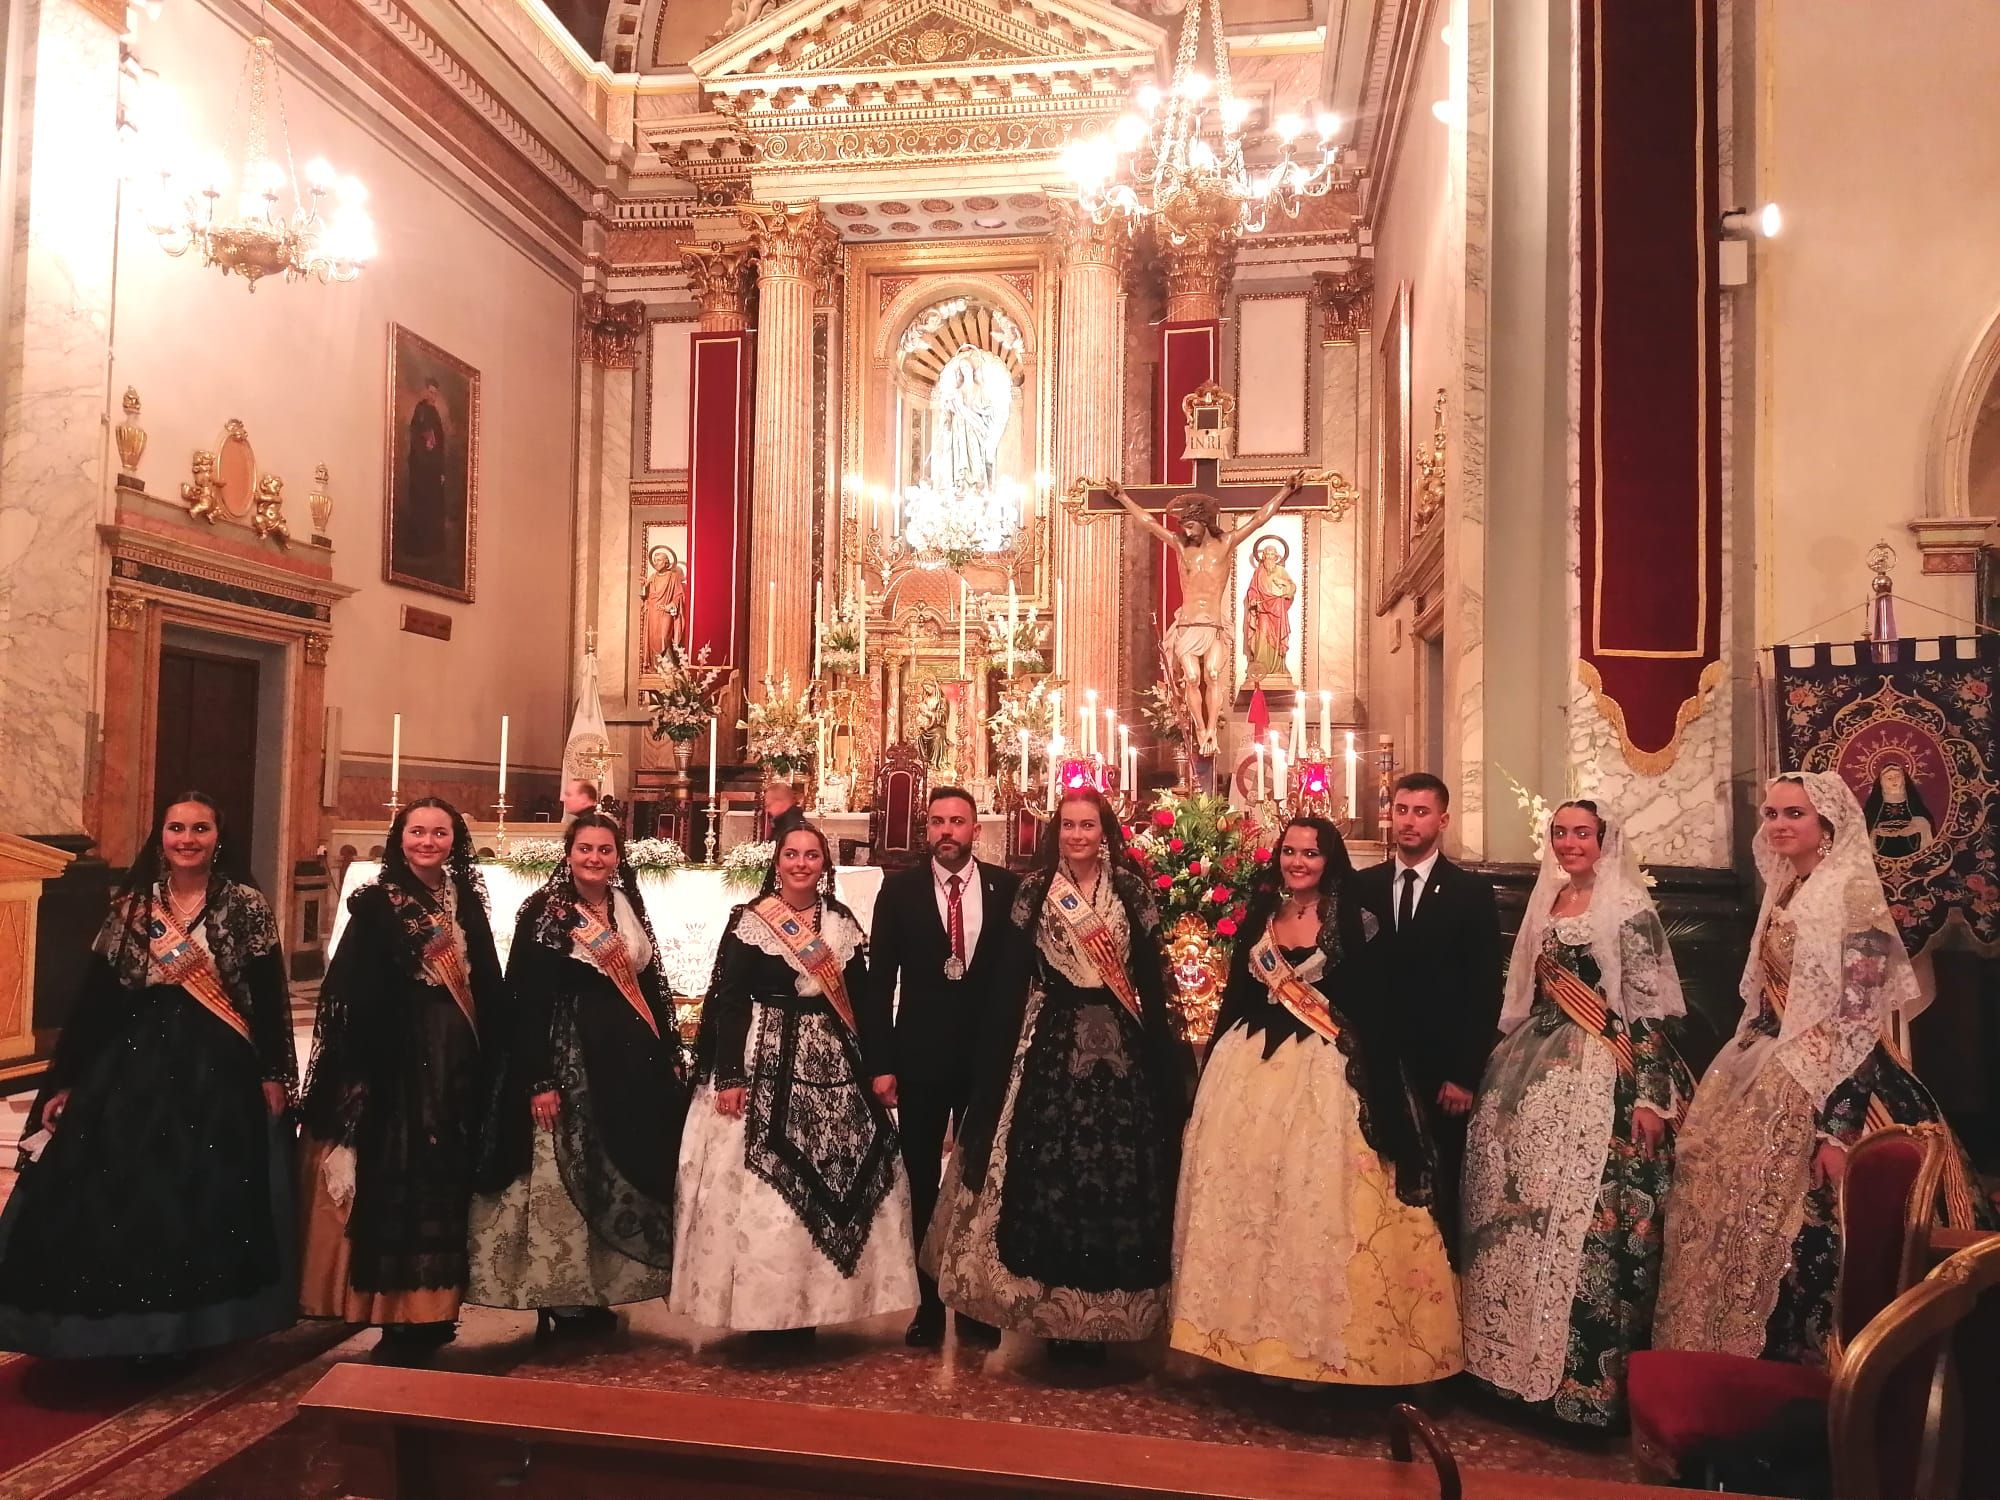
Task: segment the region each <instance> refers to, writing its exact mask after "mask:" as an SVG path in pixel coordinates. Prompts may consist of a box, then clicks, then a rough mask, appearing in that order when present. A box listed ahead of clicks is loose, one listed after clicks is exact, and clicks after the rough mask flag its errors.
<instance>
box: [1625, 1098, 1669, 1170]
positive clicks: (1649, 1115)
mask: <svg viewBox="0 0 2000 1500" xmlns="http://www.w3.org/2000/svg"><path fill="white" fill-rule="evenodd" d="M1666 1138H1667V1122H1666V1121H1665V1120H1663V1119H1662V1118H1661V1117H1660V1115H1659V1112H1658V1111H1656V1110H1653V1109H1649V1108H1648V1107H1647V1106H1645V1105H1643V1104H1642V1105H1640V1106H1639V1107H1638V1108H1637V1109H1635V1110H1633V1111H1632V1139H1633V1141H1634V1143H1636V1144H1637V1146H1638V1147H1639V1154H1640V1155H1641V1156H1643V1157H1645V1158H1646V1160H1647V1161H1651V1160H1652V1159H1653V1158H1654V1157H1655V1156H1657V1155H1659V1152H1660V1146H1661V1144H1662V1143H1663V1142H1664V1141H1665V1140H1666Z"/></svg>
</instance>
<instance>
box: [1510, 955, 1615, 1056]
mask: <svg viewBox="0 0 2000 1500" xmlns="http://www.w3.org/2000/svg"><path fill="white" fill-rule="evenodd" d="M1535 978H1536V979H1537V980H1538V981H1540V983H1541V986H1542V988H1543V989H1544V990H1545V991H1547V992H1548V996H1549V998H1550V999H1551V1000H1553V1001H1555V1003H1556V1004H1557V1005H1559V1006H1561V1007H1562V1013H1563V1014H1564V1015H1566V1016H1568V1017H1569V1018H1570V1019H1571V1020H1572V1021H1574V1022H1576V1024H1577V1025H1579V1026H1581V1027H1582V1028H1583V1029H1584V1030H1585V1031H1587V1032H1589V1033H1590V1034H1591V1035H1592V1036H1594V1037H1596V1038H1597V1039H1598V1040H1599V1041H1600V1042H1602V1043H1604V1045H1605V1046H1606V1047H1608V1048H1609V1049H1610V1051H1611V1060H1612V1061H1613V1062H1615V1063H1617V1064H1618V1071H1619V1072H1621V1073H1623V1074H1624V1075H1625V1076H1626V1077H1627V1078H1635V1077H1637V1076H1638V1072H1639V1069H1638V1065H1637V1062H1636V1060H1635V1059H1634V1058H1633V1056H1632V1038H1631V1036H1630V1035H1629V1034H1627V1033H1626V1032H1623V1031H1620V1032H1617V1033H1616V1034H1614V1033H1613V1032H1612V1030H1611V1017H1610V1015H1609V1014H1608V1013H1607V1012H1606V1011H1605V1009H1604V997H1603V996H1602V995H1600V994H1598V993H1597V991H1596V990H1594V989H1592V988H1591V987H1590V986H1589V985H1587V984H1585V983H1584V982H1583V981H1582V980H1581V979H1580V978H1578V977H1577V976H1576V975H1575V974H1573V973H1571V972H1570V971H1569V970H1568V969H1565V968H1564V967H1563V966H1562V965H1561V964H1559V963H1557V962H1556V961H1555V960H1554V959H1553V958H1551V957H1549V955H1548V954H1546V953H1544V954H1541V955H1539V956H1538V957H1537V958H1536V959H1535Z"/></svg>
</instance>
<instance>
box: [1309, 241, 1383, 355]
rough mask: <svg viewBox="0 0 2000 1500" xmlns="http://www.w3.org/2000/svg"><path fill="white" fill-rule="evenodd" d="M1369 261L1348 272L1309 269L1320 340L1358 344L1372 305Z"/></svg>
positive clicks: (1327, 342)
mask: <svg viewBox="0 0 2000 1500" xmlns="http://www.w3.org/2000/svg"><path fill="white" fill-rule="evenodd" d="M1371 265H1372V263H1371V262H1369V261H1365V260H1364V261H1360V262H1357V263H1356V265H1355V267H1354V269H1353V270H1351V271H1315V272H1313V301H1314V302H1315V303H1316V304H1317V305H1318V307H1319V310H1320V314H1321V326H1320V342H1321V343H1323V344H1354V343H1359V342H1360V340H1361V335H1362V334H1364V333H1366V332H1367V331H1368V329H1369V318H1370V315H1371V313H1372V312H1373V308H1374V300H1375V282H1374V272H1373V270H1372V269H1371Z"/></svg>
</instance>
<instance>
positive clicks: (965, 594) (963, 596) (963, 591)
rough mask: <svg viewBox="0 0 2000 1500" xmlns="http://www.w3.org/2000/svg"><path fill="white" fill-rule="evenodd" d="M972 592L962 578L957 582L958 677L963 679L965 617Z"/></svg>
mask: <svg viewBox="0 0 2000 1500" xmlns="http://www.w3.org/2000/svg"><path fill="white" fill-rule="evenodd" d="M971 595H972V590H971V589H970V588H969V587H968V586H967V585H966V582H965V580H964V579H963V578H961V579H959V580H958V676H959V680H960V681H964V679H965V615H966V610H967V608H968V607H969V601H970V599H971Z"/></svg>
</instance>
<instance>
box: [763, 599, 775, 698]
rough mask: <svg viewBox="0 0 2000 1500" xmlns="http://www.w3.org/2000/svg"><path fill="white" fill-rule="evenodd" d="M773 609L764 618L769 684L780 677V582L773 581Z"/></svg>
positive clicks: (765, 653)
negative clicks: (778, 667) (778, 664)
mask: <svg viewBox="0 0 2000 1500" xmlns="http://www.w3.org/2000/svg"><path fill="white" fill-rule="evenodd" d="M770 598H771V608H770V610H769V612H768V613H767V614H766V615H765V616H764V619H765V625H764V680H765V681H766V682H769V681H770V680H771V679H772V678H773V677H776V676H777V675H778V673H777V662H778V580H777V579H775V578H773V579H772V580H771V589H770Z"/></svg>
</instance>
